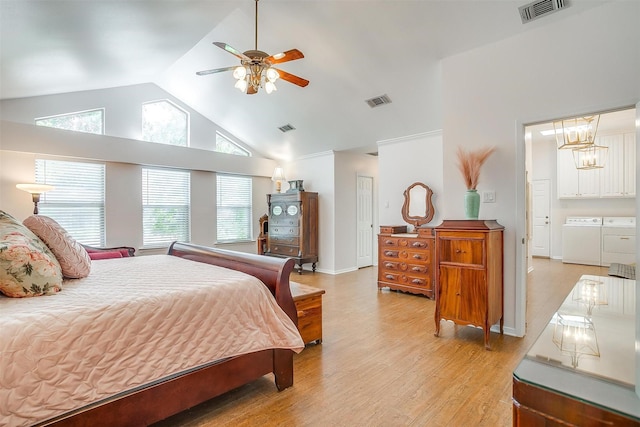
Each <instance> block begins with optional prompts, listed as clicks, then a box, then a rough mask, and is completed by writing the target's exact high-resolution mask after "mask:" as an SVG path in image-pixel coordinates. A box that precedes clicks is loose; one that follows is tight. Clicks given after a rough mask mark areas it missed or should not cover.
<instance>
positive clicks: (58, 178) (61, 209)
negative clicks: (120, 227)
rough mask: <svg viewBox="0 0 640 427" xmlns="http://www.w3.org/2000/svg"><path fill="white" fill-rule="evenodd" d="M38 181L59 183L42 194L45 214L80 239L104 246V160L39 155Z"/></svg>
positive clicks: (42, 206)
mask: <svg viewBox="0 0 640 427" xmlns="http://www.w3.org/2000/svg"><path fill="white" fill-rule="evenodd" d="M36 182H38V183H41V184H50V185H53V186H54V187H55V189H54V190H51V191H47V192H46V193H43V194H42V195H41V196H40V203H39V204H38V211H39V213H40V214H41V215H46V216H48V217H51V218H53V219H54V220H56V222H58V223H59V224H60V225H61V226H62V227H64V229H65V230H67V232H68V233H69V234H70V235H71V236H72V237H73V238H74V239H76V240H77V241H78V242H80V243H83V244H85V245H90V246H104V243H105V220H104V216H105V215H104V198H105V196H104V194H105V189H104V185H105V184H104V182H105V165H104V164H101V163H86V162H67V161H59V160H44V159H36Z"/></svg>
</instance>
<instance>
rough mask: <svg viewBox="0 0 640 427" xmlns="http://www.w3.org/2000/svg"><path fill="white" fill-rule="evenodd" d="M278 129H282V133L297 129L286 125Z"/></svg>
mask: <svg viewBox="0 0 640 427" xmlns="http://www.w3.org/2000/svg"><path fill="white" fill-rule="evenodd" d="M278 129H280V130H281V131H282V132H289V131H290V130H294V129H295V128H294V127H293V126H291V125H290V124H286V125H284V126H280V127H279V128H278Z"/></svg>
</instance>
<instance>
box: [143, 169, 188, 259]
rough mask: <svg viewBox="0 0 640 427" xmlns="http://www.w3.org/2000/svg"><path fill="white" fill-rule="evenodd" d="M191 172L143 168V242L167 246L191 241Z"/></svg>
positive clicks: (149, 245) (146, 244)
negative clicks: (174, 242) (175, 241)
mask: <svg viewBox="0 0 640 427" xmlns="http://www.w3.org/2000/svg"><path fill="white" fill-rule="evenodd" d="M190 192H191V189H190V173H189V172H183V171H174V170H167V169H142V228H143V232H142V243H143V246H144V247H147V248H149V247H159V246H167V245H169V244H170V243H171V242H173V241H174V240H179V241H181V242H188V241H189V240H190V232H189V210H190V206H189V205H190V202H189V200H190V196H189V194H190Z"/></svg>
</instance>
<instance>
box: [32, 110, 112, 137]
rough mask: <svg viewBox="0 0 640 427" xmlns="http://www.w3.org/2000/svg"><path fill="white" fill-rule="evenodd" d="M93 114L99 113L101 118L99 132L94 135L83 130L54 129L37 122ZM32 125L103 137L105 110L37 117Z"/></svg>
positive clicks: (54, 127)
mask: <svg viewBox="0 0 640 427" xmlns="http://www.w3.org/2000/svg"><path fill="white" fill-rule="evenodd" d="M95 112H99V113H100V118H101V120H100V121H101V124H100V132H99V133H96V132H86V131H83V130H76V129H69V128H61V127H56V126H48V125H45V124H40V123H39V122H42V121H44V120H50V119H57V118H59V117H73V116H80V115H83V114H88V113H95ZM34 123H35V125H36V126H43V127H50V128H53V129H64V130H70V131H72V132H84V133H91V134H94V135H104V128H105V109H104V108H94V109H91V110H82V111H75V112H72V113H63V114H55V115H53V116H45V117H37V118H35V119H34Z"/></svg>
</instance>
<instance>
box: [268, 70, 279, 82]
mask: <svg viewBox="0 0 640 427" xmlns="http://www.w3.org/2000/svg"><path fill="white" fill-rule="evenodd" d="M279 77H280V74H278V72H277V71H276V70H275V69H273V68H269V69H267V80H268V81H270V82H275V81H276V80H278V78H279Z"/></svg>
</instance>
